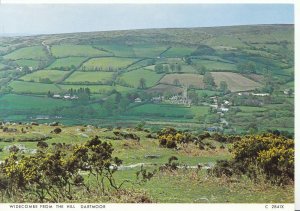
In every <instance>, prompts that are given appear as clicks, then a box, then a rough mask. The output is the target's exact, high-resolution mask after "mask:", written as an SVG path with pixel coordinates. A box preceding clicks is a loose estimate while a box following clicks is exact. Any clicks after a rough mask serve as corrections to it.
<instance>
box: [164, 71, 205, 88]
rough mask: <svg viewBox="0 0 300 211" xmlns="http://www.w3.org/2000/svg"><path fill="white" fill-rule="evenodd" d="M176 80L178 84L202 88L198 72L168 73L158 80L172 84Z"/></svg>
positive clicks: (202, 84) (201, 79)
mask: <svg viewBox="0 0 300 211" xmlns="http://www.w3.org/2000/svg"><path fill="white" fill-rule="evenodd" d="M176 79H177V80H178V81H179V83H180V85H184V86H194V87H195V88H200V89H201V88H204V83H203V76H202V75H198V74H177V73H176V74H168V75H165V76H164V77H163V78H162V79H161V80H160V81H159V82H160V83H163V84H171V85H174V81H175V80H176Z"/></svg>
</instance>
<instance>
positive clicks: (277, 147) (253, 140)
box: [212, 134, 295, 185]
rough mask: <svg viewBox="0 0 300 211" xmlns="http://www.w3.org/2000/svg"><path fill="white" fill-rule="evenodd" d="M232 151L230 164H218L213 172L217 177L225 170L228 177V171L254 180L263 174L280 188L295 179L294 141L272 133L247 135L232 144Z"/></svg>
mask: <svg viewBox="0 0 300 211" xmlns="http://www.w3.org/2000/svg"><path fill="white" fill-rule="evenodd" d="M231 152H232V154H233V159H232V160H231V161H228V162H225V161H223V162H219V163H217V165H216V166H215V167H214V169H213V171H212V172H213V173H215V174H216V175H217V176H219V173H222V171H223V170H224V172H226V173H225V175H227V176H228V175H229V174H228V172H234V173H236V174H246V175H248V176H249V177H250V178H252V179H254V180H255V179H256V178H257V175H259V174H263V175H264V176H265V179H267V180H269V181H271V182H272V183H275V184H279V185H281V184H287V183H289V182H291V181H293V180H294V153H295V150H294V140H292V139H287V138H285V137H282V136H277V135H273V134H264V135H256V136H245V137H244V138H242V139H241V141H237V142H235V143H234V144H233V146H232V149H231ZM221 169H223V170H221ZM230 169H231V170H230ZM229 176H230V175H229Z"/></svg>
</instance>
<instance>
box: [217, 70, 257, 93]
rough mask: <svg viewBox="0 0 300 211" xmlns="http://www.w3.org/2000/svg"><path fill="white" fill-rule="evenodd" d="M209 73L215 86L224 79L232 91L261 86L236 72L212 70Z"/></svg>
mask: <svg viewBox="0 0 300 211" xmlns="http://www.w3.org/2000/svg"><path fill="white" fill-rule="evenodd" d="M211 74H212V76H213V77H214V80H215V83H216V85H217V86H219V85H220V82H221V81H225V82H226V83H227V85H228V89H229V90H230V91H232V92H238V91H248V90H254V89H256V88H259V87H261V86H262V85H261V84H259V83H257V82H255V81H253V80H250V79H248V78H246V77H244V76H242V75H241V74H238V73H232V72H212V73H211Z"/></svg>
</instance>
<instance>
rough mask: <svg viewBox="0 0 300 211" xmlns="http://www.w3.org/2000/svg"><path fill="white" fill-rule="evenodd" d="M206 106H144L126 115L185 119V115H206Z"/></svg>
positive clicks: (135, 108) (133, 109) (131, 110)
mask: <svg viewBox="0 0 300 211" xmlns="http://www.w3.org/2000/svg"><path fill="white" fill-rule="evenodd" d="M208 110H209V108H208V107H207V106H192V107H185V106H182V105H171V104H144V105H141V106H137V107H134V108H132V109H130V111H129V112H128V114H130V115H135V116H154V117H155V116H158V117H159V116H163V117H185V116H187V115H192V116H195V115H200V116H203V115H205V114H207V113H208Z"/></svg>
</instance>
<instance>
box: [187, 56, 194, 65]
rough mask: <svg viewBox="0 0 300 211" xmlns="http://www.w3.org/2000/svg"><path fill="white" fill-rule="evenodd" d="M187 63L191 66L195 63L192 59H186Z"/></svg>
mask: <svg viewBox="0 0 300 211" xmlns="http://www.w3.org/2000/svg"><path fill="white" fill-rule="evenodd" d="M185 62H186V63H187V64H188V65H191V64H192V63H193V62H192V59H191V58H190V57H185Z"/></svg>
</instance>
